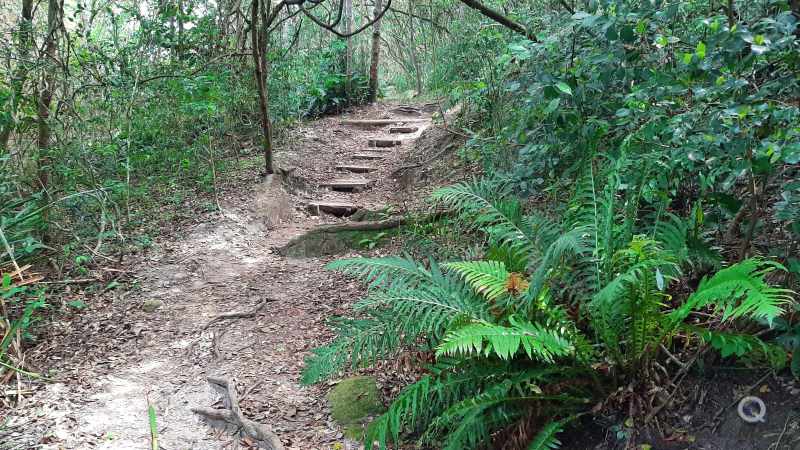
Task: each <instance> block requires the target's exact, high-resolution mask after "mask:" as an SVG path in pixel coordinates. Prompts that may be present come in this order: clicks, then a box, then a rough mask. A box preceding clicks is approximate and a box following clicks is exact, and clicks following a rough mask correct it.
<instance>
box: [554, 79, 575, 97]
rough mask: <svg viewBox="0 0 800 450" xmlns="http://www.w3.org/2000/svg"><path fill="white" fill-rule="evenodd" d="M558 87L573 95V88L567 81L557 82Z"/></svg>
mask: <svg viewBox="0 0 800 450" xmlns="http://www.w3.org/2000/svg"><path fill="white" fill-rule="evenodd" d="M556 88H557V89H558V90H559V91H561V92H563V93H565V94H567V95H572V88H571V87H569V85H568V84H567V83H564V82H563V81H559V82H558V83H556Z"/></svg>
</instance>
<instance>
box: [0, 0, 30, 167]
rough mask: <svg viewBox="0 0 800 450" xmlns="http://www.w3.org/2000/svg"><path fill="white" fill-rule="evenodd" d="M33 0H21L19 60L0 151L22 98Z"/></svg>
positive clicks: (2, 131) (10, 130)
mask: <svg viewBox="0 0 800 450" xmlns="http://www.w3.org/2000/svg"><path fill="white" fill-rule="evenodd" d="M32 31H33V0H22V14H21V15H20V18H19V37H18V39H19V41H18V47H17V49H18V50H17V53H18V57H19V60H18V62H17V68H16V70H15V71H14V76H13V78H12V79H11V100H10V104H9V110H10V112H11V118H10V120H9V123H7V124H5V126H3V127H2V128H0V151H2V150H3V149H8V142H9V140H10V139H11V133H12V132H13V131H14V128H16V121H17V119H16V112H17V107H18V106H19V103H20V101H21V100H22V91H23V87H24V85H25V78H26V77H25V75H26V74H27V72H28V57H29V56H30V51H31V47H33V33H32Z"/></svg>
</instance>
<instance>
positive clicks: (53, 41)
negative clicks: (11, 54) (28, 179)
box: [36, 0, 61, 190]
mask: <svg viewBox="0 0 800 450" xmlns="http://www.w3.org/2000/svg"><path fill="white" fill-rule="evenodd" d="M60 20H61V4H60V3H59V1H58V0H49V1H48V6H47V36H45V40H44V55H43V57H42V59H44V63H45V69H44V72H43V74H42V83H41V86H40V88H39V104H38V107H37V110H36V112H37V116H38V124H37V125H38V135H37V138H36V147H37V148H38V150H39V158H38V171H39V183H41V188H42V189H45V190H46V189H47V186H48V182H49V177H50V156H49V154H48V153H49V149H50V139H51V130H50V104H51V103H52V101H53V86H54V84H55V76H54V74H55V70H54V68H53V67H52V64H53V61H55V58H56V46H57V44H58V42H57V39H58V30H59V27H60Z"/></svg>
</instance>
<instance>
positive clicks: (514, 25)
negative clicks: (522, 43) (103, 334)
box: [461, 0, 538, 42]
mask: <svg viewBox="0 0 800 450" xmlns="http://www.w3.org/2000/svg"><path fill="white" fill-rule="evenodd" d="M461 3H463V4H465V5H467V6H469V7H470V8H472V9H474V10H476V11H478V12H480V13H481V14H483V15H484V16H486V17H488V18H490V19H492V20H494V21H495V22H497V23H499V24H500V25H503V26H504V27H506V28H508V29H510V30H512V31H514V32H516V33H519V34H521V35H523V36H525V37H527V38H528V39H530V40H531V41H534V42H538V40H537V39H536V36H535V35H534V34H533V33H531V32H530V31H528V30H527V29H526V28H525V27H524V26H522V24H520V23H519V22H515V21H514V20H511V19H510V18H508V17H506V16H504V15H502V14H500V13H499V12H497V11H495V10H493V9H492V8H489V7H488V6H486V5H484V4H482V3H481V2H479V1H477V0H461Z"/></svg>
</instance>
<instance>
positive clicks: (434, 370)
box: [305, 0, 800, 450]
mask: <svg viewBox="0 0 800 450" xmlns="http://www.w3.org/2000/svg"><path fill="white" fill-rule="evenodd" d="M792 7H796V5H794V4H793V3H792V4H789V3H787V2H780V1H763V2H761V1H760V2H747V3H743V2H742V3H739V2H729V3H725V2H669V1H657V2H637V1H613V0H607V1H588V2H581V1H579V2H569V1H567V2H552V4H546V3H543V4H540V3H536V4H533V3H530V4H523V3H520V4H515V5H514V6H513V8H512V9H511V11H510V16H509V17H510V19H509V20H512V19H513V22H514V23H516V24H517V25H519V26H520V27H522V28H521V30H516V29H509V28H508V26H507V27H506V28H503V27H498V26H496V25H493V24H491V23H490V22H488V21H487V19H486V18H483V17H481V16H480V15H478V14H466V15H465V20H459V21H457V22H451V24H452V26H449V27H448V32H447V36H448V37H449V38H450V39H449V40H447V42H446V43H445V44H444V45H442V46H440V47H437V48H435V49H434V50H433V51H432V52H430V53H427V54H426V55H427V57H428V59H426V60H424V61H422V62H421V63H420V64H423V65H424V66H425V67H426V68H427V70H423V73H425V74H427V76H426V79H425V80H424V83H425V84H426V86H427V89H430V90H431V91H432V92H435V93H437V94H438V95H441V96H443V97H444V98H446V101H447V102H449V103H450V104H451V105H454V106H456V107H457V108H459V109H460V111H461V114H460V120H459V121H458V122H457V123H454V124H446V126H450V127H460V128H461V129H462V130H464V131H465V132H466V133H467V134H468V135H469V136H470V137H469V140H468V142H467V144H466V145H465V147H464V148H463V149H462V150H461V153H460V157H461V158H463V159H465V160H467V161H469V162H471V163H473V164H478V165H479V166H480V167H482V172H483V173H482V175H481V177H482V179H478V180H476V181H473V182H465V183H460V184H456V185H453V186H450V187H445V188H442V189H440V190H438V191H437V192H436V193H435V194H434V195H433V197H432V198H431V201H432V204H433V205H434V206H435V207H437V208H440V209H445V210H449V211H451V212H453V213H455V214H456V216H455V217H456V218H455V219H450V220H451V221H452V222H453V223H455V224H456V227H455V228H454V233H456V234H454V239H452V240H451V241H456V242H461V243H462V244H461V245H462V247H461V249H460V252H461V255H460V256H459V255H458V253H459V251H458V248H456V250H455V251H454V249H453V247H452V243H451V242H450V243H449V244H448V245H447V248H444V247H443V248H441V249H440V251H437V250H436V248H435V246H434V247H433V248H431V246H430V245H427V246H426V247H425V248H424V249H423V251H422V252H416V258H415V257H412V256H402V257H401V256H396V257H385V258H357V259H346V260H340V261H336V262H333V263H331V264H330V266H329V268H330V269H331V270H337V271H341V272H344V273H346V274H350V275H352V276H355V277H357V278H359V279H361V280H362V281H363V282H364V283H365V284H366V285H367V286H368V287H369V295H368V296H367V297H365V298H364V299H362V300H361V301H359V302H357V303H356V304H355V306H354V308H353V315H352V316H351V317H349V318H341V319H337V320H335V321H333V322H332V324H333V326H334V327H335V328H336V330H337V333H338V337H337V338H336V339H335V340H334V341H333V342H332V343H331V344H330V345H327V346H325V347H321V348H319V349H317V350H316V351H315V354H314V356H312V357H311V358H310V359H309V361H308V367H307V369H306V372H305V381H306V382H309V383H313V382H318V381H321V380H325V379H328V378H330V377H332V376H336V375H337V374H339V373H341V371H343V370H358V369H359V368H362V367H367V366H373V365H377V366H378V367H380V364H381V361H389V360H392V359H394V358H396V357H397V356H398V354H400V353H404V352H409V353H410V354H412V355H414V354H420V353H421V354H428V355H430V357H429V358H424V357H423V358H419V360H420V364H421V368H422V370H421V371H420V375H419V377H418V380H417V381H416V382H415V383H413V384H411V385H409V386H408V387H406V388H405V389H404V390H403V391H402V392H401V393H400V394H399V395H398V396H397V398H395V399H393V401H392V403H391V404H390V406H389V409H388V411H387V412H386V413H385V414H383V415H382V416H381V417H379V418H378V419H377V420H376V421H375V422H374V423H372V424H371V425H370V427H369V428H368V429H367V432H366V436H365V442H367V443H373V442H374V443H376V445H378V446H379V447H380V448H387V447H388V446H390V445H391V444H392V443H395V444H398V445H399V444H400V443H402V442H404V440H411V441H416V442H418V443H419V444H421V445H423V447H426V448H427V447H430V448H444V449H463V448H485V447H492V448H526V449H531V450H533V449H548V448H556V447H558V446H559V445H560V442H559V438H558V433H559V432H560V431H562V430H563V429H565V427H567V426H569V425H568V424H569V423H570V422H575V421H576V419H578V418H580V417H581V416H584V415H587V414H596V413H599V412H600V411H603V410H609V409H611V410H616V411H620V412H621V413H622V417H623V419H624V418H626V417H627V420H625V422H626V423H627V424H628V425H627V426H628V427H630V428H633V427H635V426H640V427H646V426H648V425H651V424H652V421H653V418H654V417H655V416H657V415H658V414H659V413H660V412H661V411H662V410H663V409H664V408H665V407H667V406H669V405H670V402H671V401H672V394H673V393H674V392H675V391H676V390H678V389H679V388H680V386H679V385H680V383H681V381H682V380H683V379H684V378H685V377H687V376H689V375H692V374H696V373H697V371H698V370H699V368H700V367H702V366H703V365H704V363H709V362H712V361H719V362H718V363H719V364H725V365H733V366H736V365H738V366H746V367H766V368H772V369H774V370H776V371H786V372H787V373H790V374H793V375H794V376H795V377H800V336H798V334H797V332H798V330H799V328H798V326H799V325H798V312H799V311H800V309H798V305H797V303H796V297H795V292H794V290H795V289H796V287H797V286H798V281H799V280H798V277H799V276H800V260H799V259H798V256H797V250H798V245H797V244H798V233H800V229H799V228H798V221H797V220H798V218H800V216H799V215H798V214H799V213H800V209H798V208H800V203H798V199H800V197H798V195H800V191H798V187H799V186H800V184H798V183H799V181H798V162H799V161H800V139H798V138H799V137H800V134H799V133H800V121H798V113H800V110H798V102H797V98H798V93H799V91H798V87H799V86H798V78H797V69H798V63H799V62H800V60H798V58H797V55H798V44H799V42H798V37H797V36H798V34H800V31H799V30H798V26H797V24H798V15H797V14H798V12H800V11H798V10H797V9H796V8H795V9H794V10H793V9H792ZM506 12H509V11H508V10H506ZM509 17H506V18H507V19H508V18H509ZM461 36H463V38H461ZM407 83H411V80H409V81H408V82H407ZM464 229H466V230H471V232H470V233H469V235H470V236H471V237H472V240H471V241H472V242H471V244H472V245H469V246H466V245H464V244H463V242H464V240H463V237H462V238H459V237H458V236H463V234H462V231H463V230H464ZM455 230H458V231H455ZM445 233H446V232H445ZM476 245H477V249H478V250H477V251H476V247H475V246H476ZM425 360H432V361H434V362H433V363H430V364H426V363H424V362H423V361H425ZM706 365H707V364H706Z"/></svg>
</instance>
